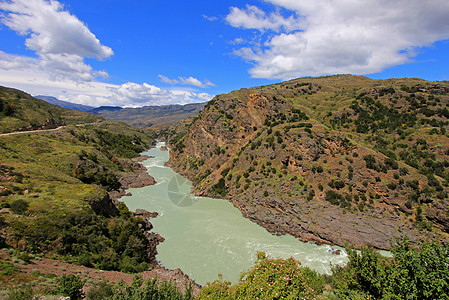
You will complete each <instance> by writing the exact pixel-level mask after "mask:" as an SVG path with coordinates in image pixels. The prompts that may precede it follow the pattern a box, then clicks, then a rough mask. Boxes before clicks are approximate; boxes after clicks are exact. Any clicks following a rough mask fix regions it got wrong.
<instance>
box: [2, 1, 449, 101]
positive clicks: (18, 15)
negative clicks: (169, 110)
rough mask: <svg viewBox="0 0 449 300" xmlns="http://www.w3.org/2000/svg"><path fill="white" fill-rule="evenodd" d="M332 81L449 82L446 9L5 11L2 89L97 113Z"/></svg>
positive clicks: (91, 4) (435, 5)
mask: <svg viewBox="0 0 449 300" xmlns="http://www.w3.org/2000/svg"><path fill="white" fill-rule="evenodd" d="M334 74H354V75H364V76H368V77H370V78H374V79H386V78H400V77H416V78H423V79H427V80H432V81H442V80H449V1H447V0H426V1H423V0H394V1H391V0H314V1H310V0H246V1H243V0H242V1H241V0H235V1H234V0H226V1H210V0H191V1H185V0H127V1H123V0H58V1H56V0H0V85H2V86H7V87H13V88H17V89H20V90H23V91H25V92H28V93H30V94H32V95H46V96H53V97H56V98H58V99H60V100H65V101H70V102H73V103H79V104H84V105H90V106H101V105H112V106H122V107H140V106H146V105H167V104H187V103H194V102H205V101H208V100H211V99H212V98H213V97H214V96H215V95H217V94H222V93H229V92H231V91H232V90H236V89H240V88H249V87H253V86H260V85H267V84H272V83H277V82H281V81H284V80H289V79H293V78H298V77H307V76H321V75H334Z"/></svg>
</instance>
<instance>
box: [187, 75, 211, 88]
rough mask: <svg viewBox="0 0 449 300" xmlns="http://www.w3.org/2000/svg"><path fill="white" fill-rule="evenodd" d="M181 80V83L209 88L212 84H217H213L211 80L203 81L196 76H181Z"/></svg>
mask: <svg viewBox="0 0 449 300" xmlns="http://www.w3.org/2000/svg"><path fill="white" fill-rule="evenodd" d="M179 80H180V81H181V83H183V84H186V85H193V86H196V87H199V88H207V87H210V86H215V84H213V83H212V82H210V81H209V80H207V79H206V80H205V81H204V82H201V81H200V80H198V79H196V78H194V77H191V76H190V77H179Z"/></svg>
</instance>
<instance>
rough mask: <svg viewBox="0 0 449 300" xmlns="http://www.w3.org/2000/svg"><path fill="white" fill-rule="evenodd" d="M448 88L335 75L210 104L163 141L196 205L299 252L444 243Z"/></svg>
mask: <svg viewBox="0 0 449 300" xmlns="http://www.w3.org/2000/svg"><path fill="white" fill-rule="evenodd" d="M448 106H449V83H448V82H429V81H425V80H421V79H408V78H403V79H388V80H372V79H368V78H366V77H360V76H351V75H338V76H329V77H317V78H300V79H295V80H291V81H287V82H283V83H279V84H275V85H269V86H262V87H255V88H251V89H241V90H238V91H234V92H231V93H229V94H227V95H218V96H216V97H215V98H214V99H213V100H211V101H210V102H209V103H208V104H207V105H206V106H205V108H204V110H203V111H202V112H201V113H200V114H199V116H197V117H195V118H194V119H193V121H191V122H190V123H181V124H179V125H178V126H177V127H176V128H174V129H172V130H171V131H170V132H168V139H169V143H170V146H171V149H172V151H171V156H170V160H169V163H168V164H169V165H170V166H171V167H173V168H174V169H175V170H176V171H177V172H179V173H181V174H183V175H185V176H187V177H188V178H189V179H190V180H192V181H193V189H194V192H195V193H196V194H198V195H208V196H213V197H222V198H226V199H228V200H229V201H231V202H232V203H233V204H234V206H235V207H237V208H238V209H240V211H241V212H242V214H243V215H244V216H245V217H248V218H249V219H251V220H252V221H254V222H257V223H258V224H260V225H261V226H263V227H265V228H266V229H267V230H269V231H271V232H273V233H277V234H287V233H288V234H291V235H293V236H295V237H298V238H299V239H301V240H304V241H315V242H317V243H333V244H338V245H343V244H344V243H345V242H349V243H353V244H354V245H355V246H357V247H360V246H361V245H362V244H367V245H369V246H373V247H375V248H379V249H390V243H389V241H390V240H391V239H392V238H393V237H394V236H399V235H402V234H403V233H404V234H407V235H408V236H409V238H410V239H411V241H414V242H416V241H417V240H418V239H419V238H421V237H439V238H443V239H447V237H448V232H449V203H448V191H449V190H448V186H449V169H448V168H449V135H448V134H447V127H448V124H449V122H448V120H449V110H448Z"/></svg>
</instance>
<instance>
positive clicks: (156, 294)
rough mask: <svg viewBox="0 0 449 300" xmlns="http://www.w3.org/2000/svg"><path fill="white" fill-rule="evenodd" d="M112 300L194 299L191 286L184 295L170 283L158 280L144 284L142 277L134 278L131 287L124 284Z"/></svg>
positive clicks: (187, 287) (154, 279) (114, 293)
mask: <svg viewBox="0 0 449 300" xmlns="http://www.w3.org/2000/svg"><path fill="white" fill-rule="evenodd" d="M110 299H112V300H141V299H155V300H156V299H157V300H165V299H167V300H191V299H193V294H192V288H191V286H186V291H185V294H184V295H183V294H182V293H181V292H180V291H179V289H178V288H177V287H176V285H174V284H172V283H171V282H168V281H162V282H158V280H157V278H156V277H155V278H153V279H152V280H150V279H148V280H146V281H145V282H143V280H142V278H141V277H140V276H134V278H133V282H132V284H131V285H129V286H128V285H126V284H124V283H123V282H122V283H121V284H120V286H119V287H118V288H116V289H115V290H114V291H113V296H112V298H110Z"/></svg>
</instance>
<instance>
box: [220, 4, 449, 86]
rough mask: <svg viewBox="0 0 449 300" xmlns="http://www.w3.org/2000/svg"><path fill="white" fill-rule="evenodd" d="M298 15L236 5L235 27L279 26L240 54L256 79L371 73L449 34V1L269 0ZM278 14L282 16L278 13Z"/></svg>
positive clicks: (232, 14)
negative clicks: (271, 34) (289, 15)
mask: <svg viewBox="0 0 449 300" xmlns="http://www.w3.org/2000/svg"><path fill="white" fill-rule="evenodd" d="M265 1H266V2H270V3H272V4H274V5H276V6H278V7H280V8H284V9H288V10H291V11H293V12H294V13H295V17H294V18H293V17H290V18H288V19H286V18H283V17H282V16H280V15H279V14H278V13H271V14H270V15H268V14H266V13H265V12H263V11H262V10H260V9H259V8H257V7H253V6H247V7H246V9H239V8H235V7H232V8H231V12H230V14H229V15H228V16H227V21H228V22H229V24H231V25H232V26H234V27H238V28H244V29H258V30H260V31H264V30H272V31H279V32H278V33H277V34H275V35H274V36H270V37H267V38H266V40H265V42H264V44H263V46H261V47H257V46H252V47H243V48H241V49H239V50H237V51H236V52H235V53H236V54H237V55H239V56H241V57H243V58H244V59H246V60H248V61H249V62H251V63H253V64H254V67H253V68H252V69H251V70H250V74H251V75H252V76H253V77H256V78H271V79H273V78H279V79H289V78H294V77H300V76H310V75H323V74H337V73H352V74H369V73H375V72H380V71H382V70H383V69H385V68H388V67H391V66H395V65H398V64H403V63H406V62H410V61H411V60H412V59H413V57H414V56H415V55H416V50H417V49H419V48H420V47H426V46H430V45H432V43H434V42H436V41H440V40H446V39H449V2H448V1H447V0H432V1H421V0H397V1H390V0H373V1H362V0H353V1H348V0H336V1H332V2H330V1H328V0H315V1H308V0H307V1H306V0H265ZM274 16H277V18H275V17H274Z"/></svg>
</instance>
